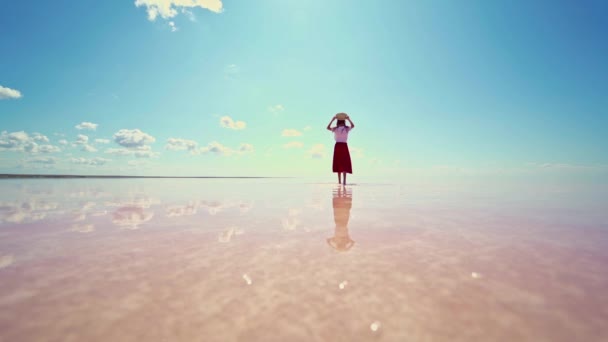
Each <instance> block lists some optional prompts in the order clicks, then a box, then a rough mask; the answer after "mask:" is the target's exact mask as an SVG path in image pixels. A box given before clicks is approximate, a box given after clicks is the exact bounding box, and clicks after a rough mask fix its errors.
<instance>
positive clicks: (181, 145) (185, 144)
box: [165, 138, 198, 152]
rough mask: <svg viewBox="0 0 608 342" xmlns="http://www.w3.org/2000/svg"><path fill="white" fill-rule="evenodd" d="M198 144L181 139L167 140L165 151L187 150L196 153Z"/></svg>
mask: <svg viewBox="0 0 608 342" xmlns="http://www.w3.org/2000/svg"><path fill="white" fill-rule="evenodd" d="M197 147H198V143H197V142H196V141H194V140H187V139H181V138H169V139H167V145H165V149H166V150H171V151H183V150H188V151H190V152H193V151H196V149H197Z"/></svg>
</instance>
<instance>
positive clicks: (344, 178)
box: [342, 172, 346, 185]
mask: <svg viewBox="0 0 608 342" xmlns="http://www.w3.org/2000/svg"><path fill="white" fill-rule="evenodd" d="M342 179H343V180H344V183H342V184H343V185H346V172H344V177H342Z"/></svg>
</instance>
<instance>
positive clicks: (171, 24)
mask: <svg viewBox="0 0 608 342" xmlns="http://www.w3.org/2000/svg"><path fill="white" fill-rule="evenodd" d="M169 27H171V32H177V31H178V30H179V28H178V27H177V26H175V22H174V21H170V22H169Z"/></svg>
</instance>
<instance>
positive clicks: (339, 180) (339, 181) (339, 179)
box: [338, 172, 342, 184]
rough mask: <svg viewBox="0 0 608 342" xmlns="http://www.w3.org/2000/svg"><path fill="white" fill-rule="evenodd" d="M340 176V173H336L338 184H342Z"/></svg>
mask: <svg viewBox="0 0 608 342" xmlns="http://www.w3.org/2000/svg"><path fill="white" fill-rule="evenodd" d="M341 176H342V174H341V172H338V184H342V177H341Z"/></svg>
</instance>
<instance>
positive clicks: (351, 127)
mask: <svg viewBox="0 0 608 342" xmlns="http://www.w3.org/2000/svg"><path fill="white" fill-rule="evenodd" d="M346 120H348V122H350V129H353V128H355V124H354V123H353V122H352V120H351V119H350V117H347V118H346Z"/></svg>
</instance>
